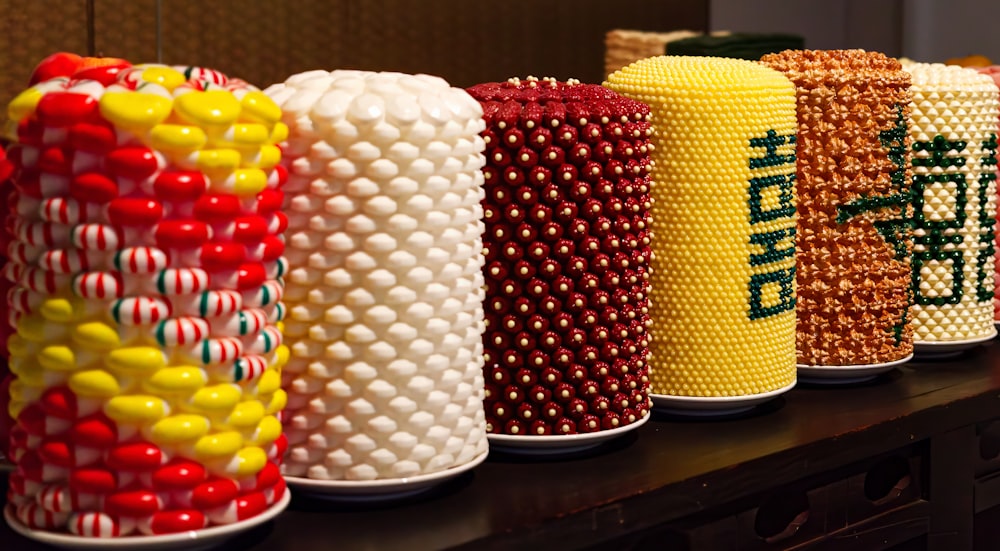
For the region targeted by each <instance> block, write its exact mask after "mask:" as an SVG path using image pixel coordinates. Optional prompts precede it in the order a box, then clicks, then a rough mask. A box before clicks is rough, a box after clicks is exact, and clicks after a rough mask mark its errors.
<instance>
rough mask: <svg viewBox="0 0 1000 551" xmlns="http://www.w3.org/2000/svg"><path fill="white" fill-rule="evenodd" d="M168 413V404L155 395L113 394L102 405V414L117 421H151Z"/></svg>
mask: <svg viewBox="0 0 1000 551" xmlns="http://www.w3.org/2000/svg"><path fill="white" fill-rule="evenodd" d="M168 413H170V406H168V405H167V403H166V402H164V401H163V400H162V399H160V398H157V397H156V396H144V395H130V396H115V397H114V398H111V399H110V400H108V402H107V404H105V405H104V414H105V415H107V416H108V417H110V418H112V419H114V420H115V421H118V422H119V423H151V422H153V421H157V420H159V419H162V418H163V417H165V416H166V415H167V414H168Z"/></svg>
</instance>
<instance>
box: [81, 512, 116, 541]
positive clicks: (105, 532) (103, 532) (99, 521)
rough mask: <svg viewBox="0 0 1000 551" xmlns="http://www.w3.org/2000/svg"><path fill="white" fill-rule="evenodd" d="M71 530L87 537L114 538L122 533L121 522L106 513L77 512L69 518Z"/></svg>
mask: <svg viewBox="0 0 1000 551" xmlns="http://www.w3.org/2000/svg"><path fill="white" fill-rule="evenodd" d="M69 531H70V532H72V533H74V534H76V535H77V536H84V537H87V538H113V537H117V536H121V535H122V530H121V524H119V522H118V520H116V519H115V518H113V517H111V515H108V514H106V513H97V512H87V513H77V514H75V515H73V516H71V517H70V518H69Z"/></svg>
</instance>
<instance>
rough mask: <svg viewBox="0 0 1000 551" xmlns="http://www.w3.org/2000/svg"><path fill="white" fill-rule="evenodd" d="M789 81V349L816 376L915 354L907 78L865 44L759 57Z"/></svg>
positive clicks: (887, 365)
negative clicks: (794, 292) (794, 295)
mask: <svg viewBox="0 0 1000 551" xmlns="http://www.w3.org/2000/svg"><path fill="white" fill-rule="evenodd" d="M761 63H763V64H764V65H766V66H768V67H772V68H774V69H777V70H779V71H781V72H782V73H784V74H785V75H786V76H787V77H788V78H789V79H791V80H792V82H794V83H795V85H796V95H797V97H798V102H797V109H796V111H797V116H798V122H799V124H798V131H797V132H796V144H795V146H796V155H797V159H796V179H797V185H798V202H797V204H796V208H797V211H798V227H797V235H796V249H797V253H796V259H797V261H796V270H797V275H796V281H797V285H798V303H797V306H796V314H797V318H798V322H797V330H796V348H797V350H796V354H797V359H798V364H799V369H800V376H808V378H809V379H810V380H811V381H812V382H851V381H858V380H862V379H870V378H872V377H874V376H876V375H877V374H879V373H881V372H884V371H887V370H889V369H892V368H893V366H894V365H897V364H899V363H901V362H905V361H906V360H908V359H909V358H911V357H912V355H913V325H912V323H911V322H912V319H913V317H912V314H911V312H910V306H911V304H912V302H913V299H912V291H911V285H910V283H911V263H910V255H911V253H912V251H913V228H912V224H911V220H912V213H913V207H912V205H911V201H910V190H911V181H910V176H911V174H910V167H909V159H910V138H909V136H908V134H907V121H908V119H907V117H908V115H909V109H910V105H909V104H910V77H909V75H908V74H907V73H905V72H904V71H903V70H902V68H901V66H900V64H899V62H898V61H897V60H895V59H891V58H888V57H886V56H885V55H883V54H880V53H877V52H866V51H863V50H818V51H813V50H787V51H784V52H781V53H779V54H770V55H766V56H764V57H763V58H761Z"/></svg>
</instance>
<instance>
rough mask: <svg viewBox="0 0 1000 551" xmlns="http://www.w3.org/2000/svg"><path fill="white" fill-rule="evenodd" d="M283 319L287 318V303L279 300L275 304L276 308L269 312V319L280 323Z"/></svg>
mask: <svg viewBox="0 0 1000 551" xmlns="http://www.w3.org/2000/svg"><path fill="white" fill-rule="evenodd" d="M283 319H285V305H284V304H282V303H280V302H277V303H275V304H274V308H272V309H271V310H270V312H268V321H270V322H271V323H278V322H279V321H281V320H283Z"/></svg>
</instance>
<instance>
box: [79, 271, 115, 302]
mask: <svg viewBox="0 0 1000 551" xmlns="http://www.w3.org/2000/svg"><path fill="white" fill-rule="evenodd" d="M73 292H74V293H75V294H76V295H77V296H80V297H83V298H98V299H111V298H121V297H122V296H124V294H125V283H124V281H123V280H122V274H121V273H120V272H85V273H82V274H80V275H78V276H76V277H75V278H73Z"/></svg>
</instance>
